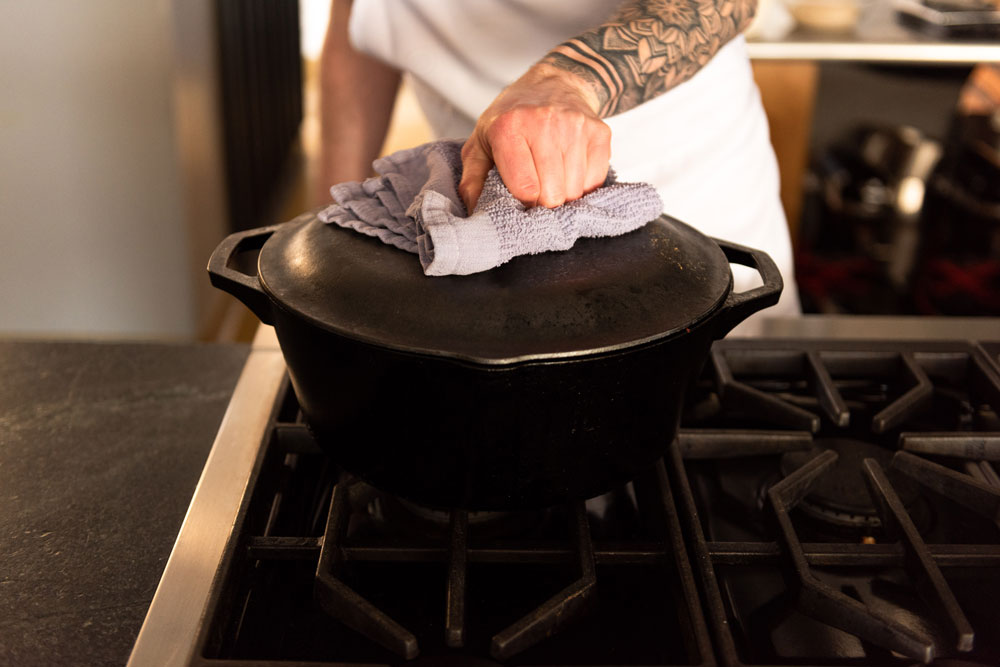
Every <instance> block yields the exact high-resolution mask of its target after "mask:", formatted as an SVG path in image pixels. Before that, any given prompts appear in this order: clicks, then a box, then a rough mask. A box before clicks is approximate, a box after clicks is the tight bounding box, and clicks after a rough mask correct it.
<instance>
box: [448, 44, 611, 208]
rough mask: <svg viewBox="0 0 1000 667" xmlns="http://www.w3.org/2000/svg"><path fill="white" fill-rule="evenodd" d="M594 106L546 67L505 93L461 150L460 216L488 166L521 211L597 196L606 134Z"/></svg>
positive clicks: (577, 82) (591, 97) (575, 81)
mask: <svg viewBox="0 0 1000 667" xmlns="http://www.w3.org/2000/svg"><path fill="white" fill-rule="evenodd" d="M598 106H599V105H598V100H597V96H596V95H595V94H594V92H593V91H592V90H591V89H590V88H588V87H587V84H586V82H585V81H584V80H583V79H581V78H579V77H578V76H576V75H575V74H572V73H571V72H568V71H566V70H564V69H560V68H558V67H554V66H552V65H549V64H546V63H538V64H536V65H534V66H533V67H532V68H531V69H529V70H528V71H527V72H526V73H525V74H524V76H522V77H521V78H520V79H518V80H517V81H515V82H514V83H512V84H511V85H510V86H508V87H507V88H505V89H504V90H503V92H502V93H500V95H498V96H497V98H496V99H495V100H494V101H493V103H492V104H491V105H490V106H489V107H488V108H487V109H486V111H484V112H483V114H482V115H481V116H480V117H479V120H478V122H477V123H476V128H475V130H473V132H472V136H470V137H469V139H468V141H466V142H465V145H464V146H463V147H462V180H461V182H460V183H459V185H458V192H459V194H460V196H461V197H462V200H463V201H464V202H465V205H466V208H467V209H468V211H469V212H470V213H471V212H472V211H473V209H474V208H475V206H476V202H477V201H479V195H480V193H481V192H482V190H483V183H484V181H485V180H486V174H487V173H488V172H489V170H490V168H492V167H493V165H494V164H496V167H497V170H498V171H499V172H500V177H501V178H502V179H503V182H504V184H506V186H507V188H508V189H509V190H510V192H511V194H512V195H514V197H516V198H517V199H518V200H520V201H521V203H523V204H524V205H525V206H535V205H540V206H545V207H548V208H554V207H556V206H559V205H561V204H563V203H565V202H567V201H573V200H574V199H579V198H580V197H582V196H583V195H585V194H586V193H588V192H590V191H591V190H594V189H596V188H598V187H599V186H600V185H601V184H602V183H604V179H605V178H606V177H607V173H608V160H609V159H610V156H611V129H610V128H609V127H608V126H607V125H606V124H605V123H604V122H603V121H602V120H601V119H600V117H599V116H598V115H597V112H596V109H597V108H598Z"/></svg>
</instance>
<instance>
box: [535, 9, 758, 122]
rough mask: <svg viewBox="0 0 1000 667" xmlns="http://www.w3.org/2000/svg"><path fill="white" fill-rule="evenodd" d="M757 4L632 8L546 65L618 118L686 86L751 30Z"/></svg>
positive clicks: (604, 112)
mask: <svg viewBox="0 0 1000 667" xmlns="http://www.w3.org/2000/svg"><path fill="white" fill-rule="evenodd" d="M756 6H757V0H632V1H630V2H627V3H625V5H624V6H623V7H622V8H621V9H619V10H618V13H617V14H616V15H615V16H614V17H612V19H611V20H609V21H608V22H607V23H604V24H602V25H600V26H598V27H597V28H595V29H593V30H589V31H587V32H585V33H583V34H582V35H580V36H578V37H574V38H573V39H570V40H568V41H566V42H563V43H562V44H560V45H559V46H557V47H556V48H555V49H553V50H552V51H551V52H549V54H548V55H546V56H545V58H543V62H547V63H550V64H552V65H555V66H557V67H561V68H562V69H565V70H569V71H571V72H573V73H575V74H577V75H579V76H581V77H582V78H583V79H584V80H586V81H587V82H589V83H590V84H591V85H592V86H593V89H594V92H595V93H596V94H597V97H598V99H599V100H600V102H601V109H600V112H599V113H600V115H601V116H602V117H607V116H613V115H614V114H616V113H621V112H623V111H628V110H629V109H631V108H633V107H635V106H638V105H639V104H642V103H643V102H645V101H647V100H650V99H652V98H654V97H656V96H657V95H661V94H662V93H664V92H666V91H667V90H669V89H671V88H673V87H674V86H676V85H677V84H679V83H682V82H684V81H687V80H688V79H690V78H691V77H692V76H694V74H695V72H697V71H698V70H699V69H701V68H702V67H703V66H704V65H705V63H707V62H708V61H709V60H710V59H711V58H712V56H714V55H715V54H716V52H717V51H718V50H719V49H720V48H722V46H723V45H724V44H725V43H726V42H728V41H729V40H730V39H732V38H733V37H735V36H736V35H738V34H739V33H741V32H743V30H745V29H746V28H747V26H748V25H749V24H750V20H751V19H752V18H753V14H754V11H755V9H756Z"/></svg>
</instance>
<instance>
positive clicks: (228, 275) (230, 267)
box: [208, 225, 281, 324]
mask: <svg viewBox="0 0 1000 667" xmlns="http://www.w3.org/2000/svg"><path fill="white" fill-rule="evenodd" d="M279 227H281V225H271V226H269V227H260V228H258V229H250V230H247V231H244V232H236V233H235V234H230V235H229V236H227V237H226V238H225V239H223V240H222V243H220V244H219V247H218V248H216V249H215V252H213V253H212V257H211V258H210V259H209V260H208V275H209V279H210V280H211V282H212V285H214V286H215V287H218V288H219V289H221V290H223V291H225V292H229V293H230V294H232V295H233V296H235V297H236V298H237V299H239V300H240V301H242V302H243V305H245V306H246V307H247V308H249V309H250V310H251V311H253V314H254V315H256V316H257V318H258V319H259V320H260V321H261V322H263V323H264V324H274V317H273V316H272V312H271V300H270V299H269V298H268V296H267V293H266V292H264V290H263V288H262V287H261V284H260V277H259V276H258V274H257V273H256V272H254V273H253V274H250V273H245V272H243V271H241V270H240V269H238V268H236V257H237V256H238V255H239V254H240V253H243V252H247V251H249V250H260V249H261V248H262V247H263V246H264V243H266V242H267V240H268V239H269V238H271V235H272V234H274V232H276V231H277V230H278V228H279Z"/></svg>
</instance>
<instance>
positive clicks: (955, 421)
mask: <svg viewBox="0 0 1000 667" xmlns="http://www.w3.org/2000/svg"><path fill="white" fill-rule="evenodd" d="M709 375H710V376H711V382H709V385H710V390H709V394H710V395H711V397H712V399H711V400H708V399H706V398H705V394H704V387H703V388H702V389H703V392H702V395H701V401H700V403H698V404H699V405H700V406H701V417H700V420H699V421H700V422H704V423H712V424H714V423H718V421H719V419H720V418H719V416H718V415H715V416H712V418H711V419H705V412H706V409H705V408H704V405H706V404H711V402H712V401H713V400H714V401H715V402H716V404H717V407H718V410H719V411H720V413H721V414H723V415H724V418H723V419H722V421H723V422H724V423H727V425H730V424H731V423H737V424H742V423H745V422H747V421H751V422H753V426H754V427H759V426H760V425H761V424H771V425H772V426H773V427H778V428H779V429H780V428H790V429H800V430H798V431H774V432H765V431H760V432H755V433H754V434H753V435H748V434H746V433H744V432H742V431H734V430H732V429H727V430H724V431H719V430H705V429H697V430H689V431H682V433H681V436H680V437H679V438H678V440H677V442H675V443H674V444H673V445H672V447H671V451H670V456H669V458H668V460H669V463H670V470H671V475H672V479H673V480H674V482H675V489H676V494H677V496H678V505H679V507H680V509H681V511H682V518H683V521H684V525H685V529H686V531H687V534H688V539H689V546H690V548H691V551H692V561H693V562H694V563H695V566H696V570H697V572H698V574H699V576H700V583H701V586H702V591H703V594H704V595H705V608H706V611H707V613H708V617H709V621H710V627H711V629H712V633H713V638H714V640H715V647H716V652H717V655H718V656H719V658H720V661H721V662H722V663H723V664H729V665H751V664H752V665H764V664H845V663H847V664H851V663H860V664H912V663H913V662H914V661H918V662H929V661H931V660H934V659H935V658H938V657H942V659H944V660H947V659H949V658H954V659H957V660H963V661H966V662H963V664H982V665H988V664H990V665H992V664H998V663H1000V641H998V638H997V637H996V636H995V635H996V633H995V628H996V627H1000V608H998V607H997V606H996V605H995V603H994V600H995V599H996V595H997V594H1000V532H998V530H997V528H998V522H1000V513H998V510H1000V504H998V503H1000V484H998V483H997V476H996V472H995V470H994V468H993V467H992V464H991V461H995V460H996V459H997V458H998V457H997V441H998V438H997V431H998V430H1000V429H998V428H997V414H1000V410H998V408H1000V374H998V372H997V368H996V366H995V365H994V364H993V363H992V362H991V361H990V359H989V357H988V355H987V354H986V353H985V352H984V350H983V348H981V347H978V346H975V345H970V344H938V343H930V344H878V343H864V344H860V343H821V342H816V343H806V342H794V343H791V342H771V343H761V342H759V341H756V342H751V341H724V342H722V343H719V344H717V345H716V346H715V348H714V349H713V355H712V358H711V364H710V367H709ZM709 412H710V410H709ZM734 415H735V417H734ZM754 437H756V438H757V439H758V442H757V444H756V445H755V444H754V443H753V438H754ZM727 438H732V441H727ZM855 439H857V440H859V441H862V442H861V444H858V445H855V444H854V442H855ZM845 442H846V443H848V445H849V446H844V448H843V450H842V452H841V453H838V451H835V449H836V448H837V447H834V446H832V445H831V443H838V444H843V443H845ZM897 450H898V451H897ZM858 451H860V452H862V454H856V452H858ZM867 453H872V454H875V456H868V455H865V454H867ZM844 455H847V456H848V459H847V463H846V464H845V462H844V461H843V460H840V461H838V459H840V458H841V457H842V456H844ZM876 459H878V460H876ZM932 459H933V460H932ZM779 461H780V464H779ZM789 461H791V462H794V464H795V465H794V466H791V465H788V462H789ZM845 465H846V468H847V473H849V474H851V475H853V476H854V477H856V478H857V480H860V481H861V482H862V483H863V486H862V487H861V488H862V489H864V490H865V492H866V494H867V496H868V497H869V498H870V502H871V505H872V513H873V514H874V515H875V520H868V519H867V518H865V517H862V518H865V520H858V521H853V522H851V521H844V520H843V519H844V517H845V515H849V514H850V513H849V512H846V513H845V512H844V511H843V510H842V509H840V510H838V511H837V512H832V511H831V512H829V513H828V514H827V515H825V518H826V519H827V520H828V521H827V523H826V524H825V526H824V527H821V528H817V521H816V516H817V514H816V512H815V511H804V509H805V508H804V507H803V506H806V505H808V504H809V503H810V502H815V501H809V500H807V499H809V498H811V497H812V496H815V495H816V494H817V493H819V489H820V487H823V491H829V489H831V488H833V489H840V488H854V487H852V486H851V485H850V484H848V485H840V486H836V485H834V486H832V487H831V484H830V482H829V479H828V478H829V477H830V476H833V475H843V474H845ZM789 468H790V469H789ZM755 485H756V486H755ZM910 487H915V488H917V489H918V490H917V491H913V490H912V489H911V488H910ZM904 499H905V502H904ZM852 500H856V499H852ZM739 501H742V502H739ZM853 511H854V512H859V511H860V510H857V509H855V510H853ZM727 515H728V516H729V517H730V519H731V524H729V523H727V522H726V518H725V517H726V516H727ZM819 516H824V515H822V514H820V515H819ZM928 516H930V517H931V518H930V519H928V518H927V517H928ZM952 517H957V519H954V520H953V519H952ZM915 519H916V521H915ZM803 535H805V536H806V537H807V538H808V539H803ZM942 537H943V538H945V539H942ZM747 581H752V582H753V584H752V585H747V583H746V582H747ZM976 629H978V630H979V632H978V633H977V632H976ZM803 638H805V639H803Z"/></svg>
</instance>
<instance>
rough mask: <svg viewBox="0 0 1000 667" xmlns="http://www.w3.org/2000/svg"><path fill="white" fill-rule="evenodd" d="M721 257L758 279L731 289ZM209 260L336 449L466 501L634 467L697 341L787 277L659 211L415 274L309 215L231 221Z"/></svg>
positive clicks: (558, 486) (681, 381)
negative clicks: (593, 234) (616, 226)
mask: <svg viewBox="0 0 1000 667" xmlns="http://www.w3.org/2000/svg"><path fill="white" fill-rule="evenodd" d="M243 254H249V256H250V258H251V259H252V262H251V264H250V267H252V268H249V269H248V268H241V263H245V262H246V260H245V258H244V259H241V258H240V256H241V255H243ZM731 262H732V263H735V264H743V265H746V266H750V267H754V268H756V269H757V270H758V272H759V273H760V275H761V279H762V282H763V284H762V285H761V286H760V287H757V288H754V289H752V290H748V291H746V292H739V293H737V292H734V291H733V277H732V270H731V268H730V263H731ZM209 273H210V275H211V277H212V281H213V284H215V285H216V286H218V287H220V288H221V289H224V290H226V291H228V292H230V293H232V294H233V295H235V296H237V297H239V298H240V299H241V300H243V302H244V303H245V304H246V305H247V306H249V307H250V308H251V309H252V310H253V311H254V313H255V314H256V315H257V316H258V317H259V318H260V319H261V321H263V322H266V323H273V324H274V325H275V330H276V332H277V335H278V339H279V341H280V343H281V349H282V352H283V353H284V356H285V360H286V362H287V363H288V367H289V376H290V378H291V382H292V385H293V387H294V388H295V393H296V395H297V396H298V399H299V401H300V404H301V408H302V412H303V413H304V414H305V416H306V422H307V423H308V425H309V428H310V430H311V431H312V433H313V434H314V435H315V436H316V440H317V442H319V444H320V445H321V446H322V447H324V449H325V450H326V451H327V452H328V453H329V454H330V455H331V456H332V457H333V458H334V459H335V460H337V462H338V463H340V464H341V465H343V466H344V467H345V468H346V469H347V470H349V471H351V472H352V473H354V474H356V475H358V476H359V477H361V478H362V479H364V480H365V481H367V482H369V483H371V484H372V485H374V486H375V487H377V488H378V489H380V490H382V491H385V492H389V493H392V494H394V495H398V496H401V497H404V498H407V499H409V500H411V501H415V502H419V503H421V504H423V505H428V506H433V507H446V508H453V507H462V508H464V509H473V510H500V509H525V508H539V507H546V506H549V505H552V504H554V503H556V502H560V501H565V500H572V499H581V498H589V497H591V496H594V495H596V494H599V493H603V492H605V491H608V490H610V489H612V488H613V487H614V486H615V485H617V484H622V483H625V482H627V481H628V480H630V479H632V477H633V476H634V475H635V474H636V473H637V472H639V471H640V470H642V469H645V468H647V467H648V466H649V465H650V464H651V463H652V462H653V461H655V460H656V459H657V458H659V457H660V456H661V455H662V453H663V451H664V448H665V447H666V444H667V443H668V442H669V441H670V440H671V439H672V437H673V434H674V432H675V431H676V429H677V421H678V417H679V408H680V405H681V402H682V400H683V395H684V390H685V388H686V387H687V386H688V384H689V383H690V379H691V377H692V376H693V374H695V373H697V372H698V371H699V370H700V367H701V364H702V363H703V361H704V359H705V357H706V355H707V354H708V349H709V346H710V345H711V342H712V341H713V340H715V339H717V338H721V337H723V336H724V335H725V334H727V333H728V332H729V331H730V330H731V329H732V328H733V327H734V326H735V325H737V324H738V323H740V322H742V321H743V320H744V319H746V318H747V317H749V316H750V315H751V314H753V313H754V312H756V311H758V310H760V309H762V308H764V307H766V306H769V305H772V304H774V303H776V302H777V300H778V296H779V294H780V292H781V287H782V282H781V276H780V274H779V273H778V270H777V267H775V265H774V263H773V262H772V261H771V259H770V258H769V257H768V256H767V255H766V254H765V253H762V252H760V251H756V250H752V249H749V248H743V247H741V246H737V245H735V244H731V243H728V242H725V241H715V240H712V239H709V238H708V237H706V236H704V235H702V234H701V233H699V232H698V231H696V230H695V229H693V228H691V227H689V226H687V225H685V224H683V223H681V222H678V221H676V220H673V219H671V218H669V217H667V216H661V217H660V218H658V219H656V220H653V221H651V222H649V223H648V224H646V225H645V226H644V227H642V228H641V229H638V230H636V231H634V232H631V233H629V234H624V235H622V236H617V237H614V238H602V239H581V240H580V241H578V242H577V243H576V244H575V245H574V246H573V248H572V249H570V250H567V251H565V252H555V253H543V254H539V255H530V256H524V257H518V258H516V259H515V260H514V261H512V262H510V263H508V264H506V265H504V266H501V267H499V268H496V269H493V270H491V271H487V272H484V273H479V274H475V275H471V276H444V277H433V278H430V277H427V276H424V275H423V274H422V273H421V270H420V265H419V263H418V262H417V261H416V259H415V258H414V257H413V256H412V255H410V254H408V253H404V252H400V251H399V250H398V249H396V248H393V247H390V246H387V245H385V244H383V243H381V242H379V241H378V240H376V239H373V238H370V237H368V236H364V235H361V234H357V233H356V232H354V231H352V230H347V229H343V228H340V227H338V226H335V225H327V224H324V223H323V222H321V221H320V220H318V219H317V218H316V217H315V216H314V215H312V214H305V215H303V216H300V217H299V218H297V219H296V220H294V221H292V222H289V223H285V224H282V225H276V226H273V227H265V228H262V229H258V230H253V231H250V232H241V233H237V234H233V235H231V236H230V237H228V238H227V239H225V240H224V241H223V242H222V243H221V244H220V246H219V248H218V249H217V250H216V251H215V253H214V254H213V255H212V258H211V260H210V262H209ZM360 442H364V443H365V444H364V446H358V445H357V444H356V443H360Z"/></svg>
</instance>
